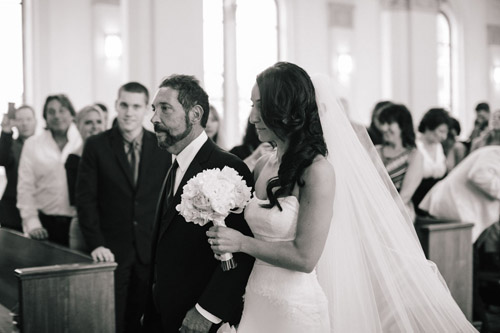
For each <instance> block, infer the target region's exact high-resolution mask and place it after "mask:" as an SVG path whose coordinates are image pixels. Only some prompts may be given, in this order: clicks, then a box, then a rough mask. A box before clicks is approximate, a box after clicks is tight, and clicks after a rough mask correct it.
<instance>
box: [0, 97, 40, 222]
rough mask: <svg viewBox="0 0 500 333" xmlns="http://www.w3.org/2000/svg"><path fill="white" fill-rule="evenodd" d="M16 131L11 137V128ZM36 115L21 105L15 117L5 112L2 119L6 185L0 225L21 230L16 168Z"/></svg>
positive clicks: (0, 153) (0, 162) (0, 151)
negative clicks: (17, 205) (11, 117)
mask: <svg viewBox="0 0 500 333" xmlns="http://www.w3.org/2000/svg"><path fill="white" fill-rule="evenodd" d="M13 127H16V128H17V131H18V137H17V139H15V140H14V139H13V137H12V134H13V133H12V128H13ZM35 129H36V117H35V111H34V110H33V108H32V107H31V106H27V105H23V106H20V107H19V108H17V109H16V111H15V119H10V118H9V116H8V115H7V114H5V115H4V117H3V119H2V135H1V136H0V166H3V167H4V168H5V173H6V175H7V185H6V187H5V191H4V192H3V196H2V200H1V201H0V225H1V226H2V227H7V228H11V229H15V230H17V231H23V228H22V224H21V215H19V210H18V209H17V207H16V201H17V200H16V196H17V193H16V187H17V169H18V167H19V158H20V157H21V150H22V149H23V145H24V142H25V141H26V139H27V138H29V137H30V136H32V135H33V134H34V133H35Z"/></svg>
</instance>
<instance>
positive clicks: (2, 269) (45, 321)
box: [0, 228, 116, 333]
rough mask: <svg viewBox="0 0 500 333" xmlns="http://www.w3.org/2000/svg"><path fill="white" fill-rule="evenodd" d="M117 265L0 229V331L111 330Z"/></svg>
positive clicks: (113, 327)
mask: <svg viewBox="0 0 500 333" xmlns="http://www.w3.org/2000/svg"><path fill="white" fill-rule="evenodd" d="M115 268H116V263H94V262H93V261H92V258H90V257H89V256H87V255H85V254H83V253H80V252H77V251H72V250H70V249H68V248H65V247H62V246H58V245H55V244H52V243H49V242H45V241H36V240H32V239H28V238H26V237H23V236H22V235H21V234H19V233H17V232H14V231H10V230H8V229H1V228H0V304H1V305H2V306H0V312H2V313H1V314H0V320H1V322H0V331H2V332H3V330H5V331H6V332H11V331H13V329H12V317H11V316H10V314H9V315H7V314H6V312H7V311H8V312H12V313H15V314H16V320H17V322H18V327H19V330H20V331H21V332H25V333H31V332H36V333H44V332H51V333H52V332H54V333H57V332H76V333H78V332H114V331H115V309H114V306H115V303H114V277H113V274H114V273H113V272H114V270H115ZM2 329H3V330H2ZM7 329H8V330H7Z"/></svg>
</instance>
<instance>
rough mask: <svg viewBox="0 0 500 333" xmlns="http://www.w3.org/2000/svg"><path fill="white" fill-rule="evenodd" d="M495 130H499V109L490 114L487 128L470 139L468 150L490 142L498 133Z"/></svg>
mask: <svg viewBox="0 0 500 333" xmlns="http://www.w3.org/2000/svg"><path fill="white" fill-rule="evenodd" d="M497 132H500V110H496V111H495V112H493V113H492V114H491V116H490V119H489V122H488V129H487V130H486V131H484V132H483V133H482V134H481V135H480V136H479V137H477V138H475V139H474V141H472V145H471V147H470V151H471V152H473V151H474V150H476V149H478V148H481V147H483V146H486V145H488V144H490V142H491V140H493V139H494V138H495V137H496V136H497V135H498V133H497Z"/></svg>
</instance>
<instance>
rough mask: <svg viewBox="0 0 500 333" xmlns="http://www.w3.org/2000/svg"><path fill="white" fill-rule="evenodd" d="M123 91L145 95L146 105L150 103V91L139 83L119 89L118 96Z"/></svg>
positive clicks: (130, 83)
mask: <svg viewBox="0 0 500 333" xmlns="http://www.w3.org/2000/svg"><path fill="white" fill-rule="evenodd" d="M122 91H126V92H132V93H139V94H144V97H146V105H147V104H148V103H149V92H148V89H147V88H146V87H145V86H143V85H142V84H140V83H139V82H129V83H125V84H124V85H122V86H121V87H120V89H118V96H120V94H121V92H122Z"/></svg>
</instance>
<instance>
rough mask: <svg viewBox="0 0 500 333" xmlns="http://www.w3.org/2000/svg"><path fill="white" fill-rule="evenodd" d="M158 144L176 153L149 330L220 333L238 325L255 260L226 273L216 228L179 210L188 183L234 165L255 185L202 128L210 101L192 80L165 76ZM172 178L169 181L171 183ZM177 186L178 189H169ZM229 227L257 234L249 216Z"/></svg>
mask: <svg viewBox="0 0 500 333" xmlns="http://www.w3.org/2000/svg"><path fill="white" fill-rule="evenodd" d="M153 111H154V116H153V118H152V119H151V121H152V122H153V124H154V126H155V132H156V137H157V139H158V145H159V146H160V147H161V148H163V149H165V150H167V151H168V152H169V153H171V154H172V155H173V158H174V162H173V164H172V165H173V167H172V170H170V171H169V175H168V176H167V178H166V180H165V184H164V186H163V190H162V195H161V197H160V200H159V202H158V209H157V216H156V219H155V227H154V231H153V247H152V257H153V265H152V270H151V283H150V284H151V285H150V291H151V295H150V297H148V304H147V305H146V312H145V315H144V326H143V329H144V332H179V331H180V332H209V331H210V332H215V331H216V329H217V325H218V324H219V323H220V322H230V323H232V324H235V323H237V322H239V320H240V317H241V312H242V308H243V298H242V296H243V294H244V290H245V286H246V283H247V280H248V276H249V274H250V271H251V269H252V266H253V261H254V259H253V258H252V257H250V256H248V255H246V254H243V253H238V254H235V260H236V262H237V264H238V266H237V267H236V268H235V269H232V270H230V271H226V272H224V271H222V269H221V265H220V262H219V261H217V260H216V259H215V258H214V253H213V252H212V250H211V248H210V244H209V243H208V238H207V236H206V231H207V230H208V229H209V228H210V226H211V225H212V224H211V223H208V224H206V225H205V226H199V225H197V224H194V223H188V222H186V221H185V219H184V218H183V217H182V216H181V215H179V213H178V212H177V211H176V209H175V207H176V205H177V204H179V203H180V201H181V194H182V188H183V186H184V185H185V184H186V183H187V181H188V180H189V179H191V178H192V177H194V176H195V175H197V174H198V173H199V172H201V171H203V170H206V169H213V168H220V169H222V168H223V167H224V166H229V167H232V168H234V169H235V170H236V171H237V172H238V173H239V174H240V175H242V176H243V178H244V179H245V181H246V182H247V184H248V185H249V186H253V181H252V177H251V174H250V171H249V170H248V167H247V166H246V165H245V164H244V163H243V162H242V161H241V160H240V159H239V158H237V157H236V156H234V155H232V154H229V153H227V152H226V151H224V150H222V149H221V148H219V147H218V146H217V145H216V144H215V143H214V142H213V141H212V140H210V139H209V138H208V137H207V134H206V133H205V131H204V127H205V125H206V123H207V119H208V114H209V104H208V96H207V94H206V93H205V91H204V90H203V89H202V88H201V87H200V85H199V82H198V81H197V80H196V79H195V78H194V77H192V76H187V75H173V76H170V77H169V78H167V79H165V80H164V81H163V82H162V83H161V84H160V87H159V89H158V91H157V93H156V95H155V98H154V101H153ZM169 178H170V179H169ZM170 184H172V185H170ZM226 224H227V225H228V226H231V227H233V228H236V229H238V230H240V231H241V232H243V233H245V234H247V235H248V234H251V232H250V229H249V228H248V225H247V224H246V222H245V220H244V218H243V214H230V215H229V216H228V218H227V219H226Z"/></svg>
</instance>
